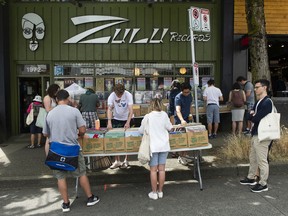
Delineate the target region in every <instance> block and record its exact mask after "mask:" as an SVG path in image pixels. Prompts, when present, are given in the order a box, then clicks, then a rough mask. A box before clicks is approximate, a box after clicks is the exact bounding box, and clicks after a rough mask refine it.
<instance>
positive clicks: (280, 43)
mask: <svg viewBox="0 0 288 216" xmlns="http://www.w3.org/2000/svg"><path fill="white" fill-rule="evenodd" d="M264 13H265V21H266V32H267V49H268V57H269V67H270V72H271V82H272V88H273V89H272V90H273V96H277V97H279V96H286V97H287V96H288V94H287V93H286V92H287V90H288V89H287V86H288V85H287V80H288V61H287V60H288V43H287V39H288V22H287V13H288V2H287V1H277V3H276V2H275V1H274V0H264ZM247 33H248V32H247V22H246V13H245V1H243V0H235V13H234V40H235V49H234V80H235V79H236V77H237V76H238V75H239V74H241V73H242V74H243V72H244V73H245V74H246V75H247V72H248V71H249V66H250V63H249V53H248V41H249V39H248V36H247ZM243 38H246V39H248V40H247V41H246V43H245V44H244V46H243V43H242V44H241V42H243ZM285 84H286V85H285ZM282 91H283V92H282Z"/></svg>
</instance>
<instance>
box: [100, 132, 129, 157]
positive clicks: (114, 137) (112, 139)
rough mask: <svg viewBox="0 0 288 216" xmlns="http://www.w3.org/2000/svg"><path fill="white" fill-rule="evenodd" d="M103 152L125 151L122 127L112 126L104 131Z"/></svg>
mask: <svg viewBox="0 0 288 216" xmlns="http://www.w3.org/2000/svg"><path fill="white" fill-rule="evenodd" d="M104 150H105V153H114V152H125V151H126V148H125V130H124V128H113V129H111V130H109V131H107V132H106V133H105V138H104Z"/></svg>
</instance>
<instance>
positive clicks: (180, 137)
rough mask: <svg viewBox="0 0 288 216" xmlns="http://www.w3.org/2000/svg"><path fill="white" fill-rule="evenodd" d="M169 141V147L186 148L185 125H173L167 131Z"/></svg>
mask: <svg viewBox="0 0 288 216" xmlns="http://www.w3.org/2000/svg"><path fill="white" fill-rule="evenodd" d="M169 142H170V147H171V149H179V148H187V134H186V129H185V127H183V126H179V125H173V129H172V130H171V131H170V132H169Z"/></svg>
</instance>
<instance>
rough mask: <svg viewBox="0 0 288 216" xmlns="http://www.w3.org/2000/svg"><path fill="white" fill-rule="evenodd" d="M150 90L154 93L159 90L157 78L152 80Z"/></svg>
mask: <svg viewBox="0 0 288 216" xmlns="http://www.w3.org/2000/svg"><path fill="white" fill-rule="evenodd" d="M150 89H151V90H152V91H155V90H157V89H158V78H157V77H153V78H150Z"/></svg>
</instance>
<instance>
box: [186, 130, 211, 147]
mask: <svg viewBox="0 0 288 216" xmlns="http://www.w3.org/2000/svg"><path fill="white" fill-rule="evenodd" d="M186 133H187V142H188V147H189V148H196V147H203V146H207V145H208V132H207V130H206V127H205V125H193V126H187V127H186Z"/></svg>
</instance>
